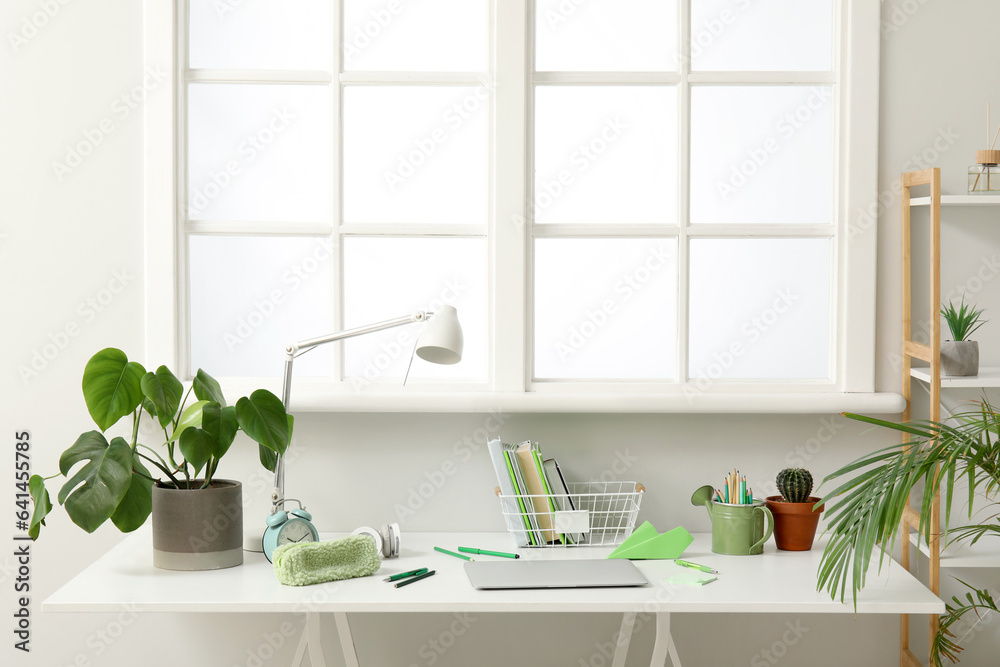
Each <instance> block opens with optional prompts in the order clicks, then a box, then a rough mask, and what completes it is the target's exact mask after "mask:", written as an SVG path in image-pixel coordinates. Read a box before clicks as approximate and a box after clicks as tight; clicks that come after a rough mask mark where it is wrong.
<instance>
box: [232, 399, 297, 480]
mask: <svg viewBox="0 0 1000 667" xmlns="http://www.w3.org/2000/svg"><path fill="white" fill-rule="evenodd" d="M236 418H237V419H238V420H239V424H240V428H242V429H243V431H244V432H245V433H246V434H247V435H249V436H250V437H251V438H252V439H253V440H254V441H255V442H257V443H258V444H261V445H264V446H265V447H267V448H268V449H270V450H273V451H275V452H277V453H278V454H279V455H280V454H284V453H285V448H287V447H288V441H289V439H290V435H291V434H290V430H289V423H288V415H287V413H286V412H285V406H283V405H282V404H281V401H280V400H278V397H277V396H275V395H274V394H272V393H271V392H269V391H268V390H267V389H258V390H257V391H255V392H253V393H252V394H250V396H249V397H246V396H244V397H243V398H241V399H240V400H239V401H237V402H236ZM262 462H263V461H262Z"/></svg>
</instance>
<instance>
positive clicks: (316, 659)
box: [292, 612, 358, 667]
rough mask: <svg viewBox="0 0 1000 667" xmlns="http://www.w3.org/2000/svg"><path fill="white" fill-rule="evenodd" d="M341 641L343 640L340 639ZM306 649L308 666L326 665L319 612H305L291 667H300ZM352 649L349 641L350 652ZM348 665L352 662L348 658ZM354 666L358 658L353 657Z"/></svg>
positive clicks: (338, 627)
mask: <svg viewBox="0 0 1000 667" xmlns="http://www.w3.org/2000/svg"><path fill="white" fill-rule="evenodd" d="M337 629H338V630H339V629H340V622H339V620H338V622H337ZM348 634H350V628H348ZM341 641H343V640H341ZM306 649H309V665H310V667H326V657H325V656H324V655H323V635H322V633H321V632H320V624H319V614H317V613H315V612H306V625H305V627H304V628H302V636H301V637H299V645H298V647H296V649H295V657H294V658H292V667H302V658H304V657H305V655H306ZM353 651H354V642H351V652H352V653H353ZM344 655H347V649H346V648H345V649H344ZM347 665H348V667H351V665H352V663H351V661H350V660H348V661H347ZM353 665H354V667H357V665H358V659H357V658H356V657H355V658H354V663H353Z"/></svg>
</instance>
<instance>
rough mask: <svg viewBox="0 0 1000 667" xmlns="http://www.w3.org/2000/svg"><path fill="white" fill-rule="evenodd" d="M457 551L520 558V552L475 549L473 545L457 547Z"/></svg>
mask: <svg viewBox="0 0 1000 667" xmlns="http://www.w3.org/2000/svg"><path fill="white" fill-rule="evenodd" d="M458 550H459V551H462V552H465V553H467V554H482V555H484V556H499V557H500V558H520V557H521V556H520V554H509V553H507V552H505V551H487V550H486V549H476V548H475V547H459V548H458Z"/></svg>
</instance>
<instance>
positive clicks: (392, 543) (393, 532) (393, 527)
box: [382, 523, 400, 558]
mask: <svg viewBox="0 0 1000 667" xmlns="http://www.w3.org/2000/svg"><path fill="white" fill-rule="evenodd" d="M382 535H383V536H384V537H385V542H386V544H387V546H386V549H385V551H386V557H388V558H396V557H398V556H399V541H400V533H399V524H398V523H389V524H386V525H384V526H382Z"/></svg>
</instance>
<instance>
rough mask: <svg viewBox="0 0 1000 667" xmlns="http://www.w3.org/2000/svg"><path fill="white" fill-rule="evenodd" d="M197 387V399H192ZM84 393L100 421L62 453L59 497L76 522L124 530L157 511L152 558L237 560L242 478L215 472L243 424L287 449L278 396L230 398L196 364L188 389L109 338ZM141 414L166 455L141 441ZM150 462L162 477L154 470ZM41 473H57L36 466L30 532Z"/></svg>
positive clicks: (39, 520)
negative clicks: (123, 426)
mask: <svg viewBox="0 0 1000 667" xmlns="http://www.w3.org/2000/svg"><path fill="white" fill-rule="evenodd" d="M192 392H194V395H195V398H196V399H197V400H196V401H195V402H193V403H191V404H190V405H188V404H187V399H188V397H189V396H190V395H191V393H192ZM83 396H84V399H85V400H86V402H87V409H88V410H89V411H90V416H91V417H92V418H93V419H94V422H95V423H96V424H97V426H98V428H99V429H100V430H99V431H88V432H87V433H84V434H82V435H81V436H80V437H79V438H77V440H76V442H75V443H74V444H73V446H72V447H70V448H69V449H67V450H66V451H65V452H63V454H62V456H61V457H60V458H59V474H61V475H63V476H64V477H69V481H67V482H66V483H65V484H64V485H63V487H62V489H61V490H60V491H59V497H58V499H59V504H60V505H63V506H65V508H66V513H67V514H69V516H70V519H72V520H73V523H75V524H76V525H78V526H80V527H81V528H83V529H84V530H86V531H87V532H88V533H92V532H94V531H95V530H97V528H98V527H99V526H100V525H101V524H103V523H104V522H105V521H107V520H108V519H111V521H112V522H113V523H114V524H115V526H117V527H118V529H119V530H121V531H122V532H123V533H127V532H131V531H133V530H135V529H137V528H139V527H140V526H142V525H143V524H144V523H145V522H146V518H147V517H149V516H150V514H152V517H153V564H154V565H155V566H156V567H160V568H164V569H177V570H210V569H218V568H223V567H232V566H234V565H239V564H241V563H242V562H243V550H242V548H241V539H242V533H243V502H242V491H241V490H242V487H241V485H240V483H239V482H235V481H231V480H222V479H217V478H216V476H215V475H216V472H217V471H218V468H219V461H220V460H221V459H222V457H223V456H224V455H225V454H226V453H227V452H228V451H229V448H230V446H231V445H232V444H233V440H234V439H235V438H236V433H237V432H238V431H243V432H244V433H246V434H247V435H248V436H249V437H250V439H251V440H254V441H255V442H257V444H258V445H259V446H260V447H261V448H262V450H263V449H266V450H267V451H269V452H272V453H273V454H274V455H279V456H280V455H281V454H282V453H283V452H284V451H285V448H286V447H287V446H288V442H289V441H290V439H291V428H292V419H291V417H289V416H288V415H287V414H286V412H285V408H284V406H282V404H281V401H280V400H278V397H277V396H275V395H274V394H272V393H271V392H269V391H267V390H266V389H258V390H256V391H254V392H253V393H252V394H250V396H249V397H243V398H241V399H239V401H237V402H236V405H235V406H227V405H226V399H225V397H224V396H223V393H222V388H221V387H220V386H219V383H218V382H217V381H216V380H215V379H214V378H213V377H212V376H211V375H209V374H208V373H206V372H205V371H203V370H200V369H199V370H198V373H197V374H196V375H195V377H194V380H193V382H192V384H191V386H190V387H188V389H187V392H186V393H185V391H184V385H183V384H182V383H181V381H180V380H178V379H177V377H176V376H175V375H174V374H173V373H172V372H171V371H170V369H168V368H167V367H166V366H160V367H159V368H157V369H156V371H155V372H153V371H149V372H147V371H146V369H145V368H143V367H142V365H140V364H138V363H136V362H134V361H129V360H128V357H127V356H126V355H125V353H124V352H122V351H121V350H118V349H115V348H110V347H109V348H106V349H104V350H101V351H100V352H98V353H97V354H95V355H94V356H93V357H91V359H90V361H88V362H87V366H86V367H85V368H84V371H83ZM144 414H146V415H148V416H149V417H151V418H153V419H154V420H155V423H156V425H157V427H158V428H159V429H160V430H162V432H163V438H164V440H163V446H164V447H165V448H166V451H165V452H164V453H165V455H166V458H164V456H163V454H161V453H160V451H157V449H154V448H152V447H148V446H146V445H144V444H142V443H140V442H139V425H140V422H141V420H142V417H143V415H144ZM128 415H131V416H132V436H131V440H130V441H129V440H126V439H125V438H122V437H115V438H112V439H111V441H110V442H109V441H108V439H107V438H106V437H105V435H104V434H105V432H106V431H107V430H108V429H109V428H111V427H112V426H114V425H115V424H117V423H118V422H119V421H120V420H121V419H122V418H124V417H126V416H128ZM178 450H179V453H180V459H179V462H178V458H177V455H178ZM84 462H85V465H83V466H82V467H80V468H79V469H77V468H76V466H77V464H78V463H84ZM147 465H148V466H150V467H147ZM154 468H155V469H156V470H159V471H160V472H161V473H163V475H165V476H166V479H162V478H161V479H156V478H154V477H153V472H151V469H154ZM75 469H76V470H77V472H76V473H75V474H74V475H73V476H72V477H70V473H71V472H72V471H73V470H75ZM199 475H201V477H200V478H199ZM56 476H57V475H53V477H56ZM45 479H51V478H43V477H40V476H39V475H34V476H33V477H32V478H31V480H30V483H29V486H30V491H31V497H32V501H33V502H34V514H33V515H32V517H31V523H30V529H29V534H30V535H31V537H32V538H37V537H38V533H39V530H40V528H41V526H43V525H45V517H46V515H48V513H49V512H50V511H51V510H52V503H51V501H50V499H49V494H48V491H47V490H46V488H45Z"/></svg>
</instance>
